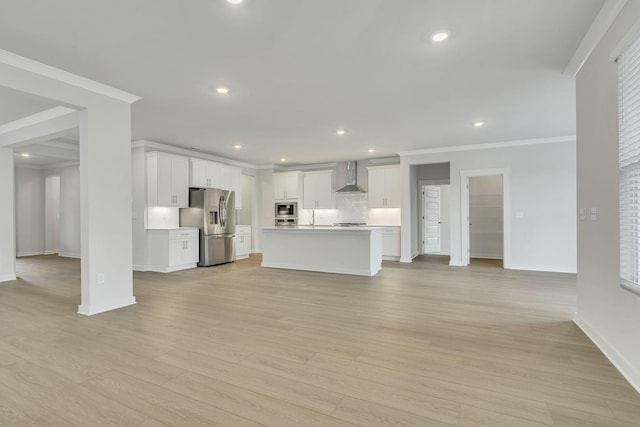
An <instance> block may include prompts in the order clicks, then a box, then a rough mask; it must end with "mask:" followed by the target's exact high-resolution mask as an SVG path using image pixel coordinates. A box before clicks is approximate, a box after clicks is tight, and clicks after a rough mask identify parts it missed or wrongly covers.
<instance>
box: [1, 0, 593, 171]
mask: <svg viewBox="0 0 640 427" xmlns="http://www.w3.org/2000/svg"><path fill="white" fill-rule="evenodd" d="M603 3H604V1H603V0H562V1H558V0H447V1H444V0H269V1H266V0H245V2H244V3H243V4H242V5H240V6H233V5H230V4H228V3H226V2H225V1H224V0H189V1H175V0H136V1H131V0H110V1H102V0H58V1H55V2H52V1H50V0H22V1H14V2H4V4H3V6H2V13H1V14H0V40H2V48H3V49H6V50H9V51H12V52H15V53H17V54H20V55H23V56H26V57H29V58H32V59H35V60H38V61H41V62H44V63H46V64H49V65H53V66H55V67H58V68H61V69H64V70H67V71H70V72H72V73H76V74H79V75H81V76H84V77H88V78H90V79H94V80H97V81H99V82H102V83H106V84H108V85H111V86H114V87H116V88H119V89H122V90H125V91H128V92H131V93H133V94H136V95H139V96H141V97H142V100H141V101H138V102H137V103H135V104H134V106H133V137H134V139H148V140H153V141H157V142H164V143H169V144H172V145H176V146H183V147H188V148H190V147H196V148H198V149H200V150H203V151H207V152H210V153H212V154H217V155H220V156H224V157H229V158H234V159H238V160H244V161H247V162H250V163H254V164H266V163H278V162H279V159H280V158H281V157H283V156H284V157H286V158H287V159H288V160H289V162H290V163H317V162H325V161H339V160H346V159H364V158H370V157H384V156H389V155H393V154H395V153H396V152H398V151H405V150H412V149H421V148H428V147H441V146H451V145H462V144H477V143H483V142H496V141H508V140H518V139H525V138H538V137H549V136H564V135H571V134H574V133H575V90H574V80H573V78H572V77H570V76H566V75H563V74H562V70H563V69H564V67H565V66H566V65H567V63H568V62H569V59H570V58H571V56H572V55H573V53H574V51H575V49H576V47H577V46H578V44H579V42H580V40H581V39H582V37H583V36H584V34H585V32H586V31H587V29H588V28H589V26H590V24H591V22H592V21H593V18H594V17H595V15H596V14H597V12H598V10H599V9H600V7H601V6H602V4H603ZM440 29H446V30H449V31H450V32H451V38H450V39H449V40H447V41H446V42H444V43H442V44H441V45H436V44H434V43H433V42H431V41H430V39H429V36H430V35H431V33H432V32H434V31H436V30H440ZM219 84H224V85H228V86H229V87H230V89H231V92H230V94H229V95H227V96H224V97H221V96H219V95H216V94H215V93H214V90H213V89H214V87H215V86H216V85H219ZM15 105H16V111H15V113H16V114H18V110H19V109H20V108H22V106H21V104H20V102H15ZM13 112H14V111H13V110H11V109H7V108H5V107H4V106H2V104H0V123H3V122H6V121H9V120H6V118H5V117H4V116H3V115H4V114H11V113H13ZM478 120H482V121H485V122H486V125H485V126H484V127H482V128H474V127H473V126H472V123H473V122H474V121H478ZM342 127H344V128H345V129H347V134H346V135H344V136H337V135H336V134H335V133H334V132H335V130H336V129H338V128H342ZM234 143H240V144H242V145H243V148H242V150H234V148H233V147H232V145H233V144H234ZM369 148H374V149H375V150H376V151H375V152H374V153H368V152H367V150H368V149H369Z"/></svg>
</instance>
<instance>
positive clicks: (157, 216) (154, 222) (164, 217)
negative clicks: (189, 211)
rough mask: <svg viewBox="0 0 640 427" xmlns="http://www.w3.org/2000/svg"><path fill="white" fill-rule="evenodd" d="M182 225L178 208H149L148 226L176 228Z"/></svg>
mask: <svg viewBox="0 0 640 427" xmlns="http://www.w3.org/2000/svg"><path fill="white" fill-rule="evenodd" d="M179 226H180V210H179V209H178V208H147V228H176V227H179Z"/></svg>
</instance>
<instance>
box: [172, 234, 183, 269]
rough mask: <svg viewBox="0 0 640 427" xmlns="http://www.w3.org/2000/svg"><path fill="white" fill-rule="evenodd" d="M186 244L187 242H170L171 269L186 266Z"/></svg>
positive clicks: (177, 240) (180, 240) (178, 240)
mask: <svg viewBox="0 0 640 427" xmlns="http://www.w3.org/2000/svg"><path fill="white" fill-rule="evenodd" d="M184 242H185V240H182V239H176V240H169V267H173V266H176V265H181V264H184V262H183V259H184Z"/></svg>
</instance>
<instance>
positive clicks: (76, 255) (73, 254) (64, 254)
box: [58, 252, 80, 258]
mask: <svg viewBox="0 0 640 427" xmlns="http://www.w3.org/2000/svg"><path fill="white" fill-rule="evenodd" d="M58 256H61V257H65V258H80V254H76V253H73V252H58Z"/></svg>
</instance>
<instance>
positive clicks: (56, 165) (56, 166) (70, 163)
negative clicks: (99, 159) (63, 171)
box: [42, 160, 80, 170]
mask: <svg viewBox="0 0 640 427" xmlns="http://www.w3.org/2000/svg"><path fill="white" fill-rule="evenodd" d="M71 166H80V162H78V161H76V160H69V161H67V162H59V163H50V164H48V165H43V166H42V169H45V170H47V169H59V168H68V167H71Z"/></svg>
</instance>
